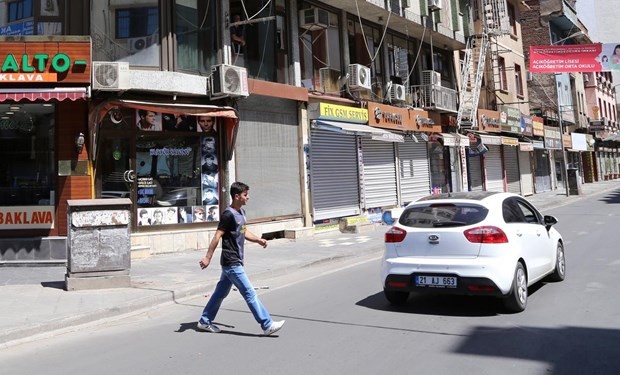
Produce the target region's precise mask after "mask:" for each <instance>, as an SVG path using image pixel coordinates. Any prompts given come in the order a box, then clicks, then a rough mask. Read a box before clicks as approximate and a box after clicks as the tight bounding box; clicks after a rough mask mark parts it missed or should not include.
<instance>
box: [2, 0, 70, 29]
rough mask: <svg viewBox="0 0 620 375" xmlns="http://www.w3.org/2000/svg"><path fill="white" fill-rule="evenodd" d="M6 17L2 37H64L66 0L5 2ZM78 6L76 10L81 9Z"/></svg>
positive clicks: (3, 20)
mask: <svg viewBox="0 0 620 375" xmlns="http://www.w3.org/2000/svg"><path fill="white" fill-rule="evenodd" d="M2 3H5V4H6V5H5V8H4V9H3V10H5V11H6V17H4V14H2V16H3V17H0V28H3V33H2V35H11V36H17V35H63V34H64V32H65V30H63V28H64V17H65V9H64V6H65V1H64V0H14V1H4V2H2ZM81 6H82V4H76V5H75V6H74V8H79V7H81Z"/></svg>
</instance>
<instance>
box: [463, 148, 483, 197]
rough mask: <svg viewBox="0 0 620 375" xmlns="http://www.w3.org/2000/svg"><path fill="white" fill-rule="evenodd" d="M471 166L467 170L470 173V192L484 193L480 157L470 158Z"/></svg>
mask: <svg viewBox="0 0 620 375" xmlns="http://www.w3.org/2000/svg"><path fill="white" fill-rule="evenodd" d="M467 160H468V161H469V164H468V165H467V170H468V171H469V190H471V191H482V187H483V185H482V160H480V155H476V156H470V157H468V158H467Z"/></svg>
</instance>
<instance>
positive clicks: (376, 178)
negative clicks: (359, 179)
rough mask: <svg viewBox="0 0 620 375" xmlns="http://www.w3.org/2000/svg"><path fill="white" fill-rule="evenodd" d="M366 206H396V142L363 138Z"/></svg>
mask: <svg viewBox="0 0 620 375" xmlns="http://www.w3.org/2000/svg"><path fill="white" fill-rule="evenodd" d="M362 162H363V163H364V200H365V204H364V207H365V208H376V207H387V206H396V205H397V204H398V200H397V194H396V163H395V160H394V143H392V142H384V141H375V140H372V139H368V138H362Z"/></svg>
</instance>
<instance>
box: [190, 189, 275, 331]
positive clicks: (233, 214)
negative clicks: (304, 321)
mask: <svg viewBox="0 0 620 375" xmlns="http://www.w3.org/2000/svg"><path fill="white" fill-rule="evenodd" d="M249 191H250V187H249V186H248V185H246V184H244V183H243V182H233V184H232V185H231V186H230V196H231V198H232V203H231V205H230V206H229V207H227V208H226V210H225V211H224V212H223V213H222V215H221V217H220V222H219V224H218V226H217V232H215V236H214V237H213V240H211V243H210V244H209V249H208V250H207V255H206V256H205V257H204V258H202V259H201V260H200V267H201V268H202V269H205V268H207V267H208V266H209V264H210V263H211V258H212V257H213V253H214V252H215V249H216V248H217V245H218V244H219V242H220V239H222V255H221V257H220V264H221V266H222V275H221V276H220V281H219V282H218V283H217V286H216V287H215V291H214V292H213V295H211V298H209V302H207V305H206V306H205V308H204V310H203V311H202V316H201V317H200V319H199V320H198V324H197V327H198V329H199V330H201V331H207V332H213V333H219V332H220V331H221V330H220V328H219V327H218V326H216V325H215V324H213V319H215V316H216V315H217V312H218V310H219V309H220V306H221V305H222V302H223V301H224V298H226V296H227V295H228V293H230V289H231V288H232V286H233V285H234V286H235V287H236V288H237V289H238V290H239V293H241V295H242V296H243V299H245V302H246V303H247V304H248V307H249V308H250V311H252V315H254V319H256V321H257V322H258V323H259V324H260V325H261V328H262V330H263V333H264V334H265V335H267V336H268V335H271V334H274V333H276V332H277V331H279V330H280V328H282V326H283V325H284V320H280V321H277V322H274V321H273V320H271V316H270V315H269V312H268V311H267V309H266V308H265V306H263V304H262V303H261V302H260V300H259V299H258V296H257V295H256V292H255V291H254V287H253V286H252V284H251V283H250V280H249V279H248V277H247V276H246V274H245V270H244V268H243V252H244V242H245V240H246V239H247V240H248V241H251V242H256V243H257V244H259V245H261V246H262V247H267V241H266V240H264V239H262V238H258V237H256V236H255V235H254V234H252V233H251V232H250V231H248V230H247V229H246V226H245V211H244V210H243V208H241V207H242V206H244V205H246V204H247V202H248V200H249V199H250V196H249Z"/></svg>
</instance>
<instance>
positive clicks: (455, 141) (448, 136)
mask: <svg viewBox="0 0 620 375" xmlns="http://www.w3.org/2000/svg"><path fill="white" fill-rule="evenodd" d="M439 135H440V137H442V138H443V145H444V146H463V147H469V137H467V136H466V135H463V134H458V133H439Z"/></svg>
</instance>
